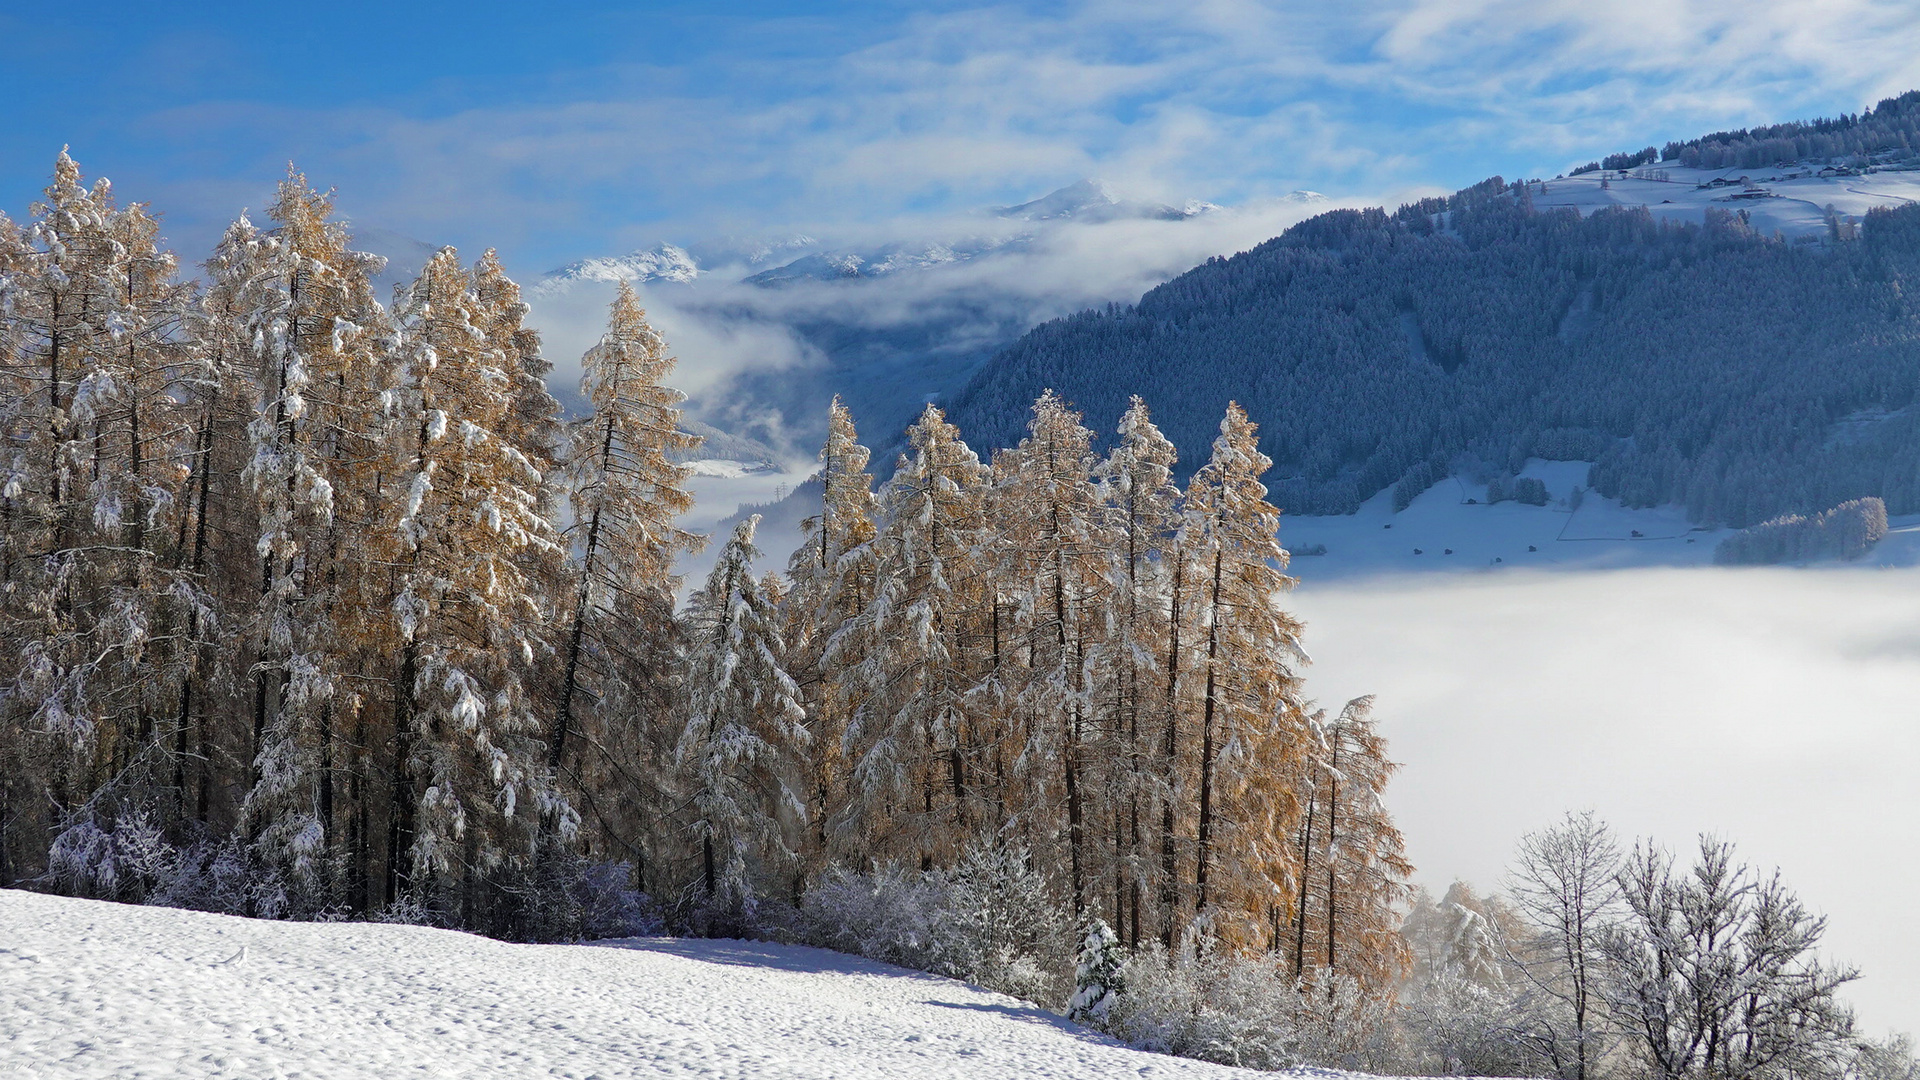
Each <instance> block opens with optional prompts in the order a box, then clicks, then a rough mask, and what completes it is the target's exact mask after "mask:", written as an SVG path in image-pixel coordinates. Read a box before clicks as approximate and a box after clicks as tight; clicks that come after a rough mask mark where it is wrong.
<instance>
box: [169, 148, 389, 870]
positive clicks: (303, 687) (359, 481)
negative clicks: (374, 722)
mask: <svg viewBox="0 0 1920 1080" xmlns="http://www.w3.org/2000/svg"><path fill="white" fill-rule="evenodd" d="M332 212H333V204H332V200H331V198H330V197H328V196H327V195H326V194H324V193H322V192H319V191H316V190H314V189H313V187H312V186H311V185H309V184H308V183H307V180H306V177H304V176H302V175H300V174H299V173H289V175H288V177H287V179H286V180H284V181H282V182H281V184H280V188H279V192H278V195H277V197H276V198H275V200H274V203H273V205H272V207H271V208H270V210H269V214H270V217H271V219H272V221H273V222H274V225H275V226H276V227H275V228H274V229H273V230H272V231H271V232H268V233H260V232H258V231H256V230H254V229H253V228H252V226H251V225H250V224H249V223H248V222H246V221H245V220H244V219H242V220H241V221H240V222H238V223H236V224H235V226H234V228H233V229H231V230H229V232H228V234H227V236H226V238H225V239H224V240H223V242H222V246H221V249H220V251H219V252H218V253H217V254H216V256H215V258H214V260H213V261H212V262H211V263H209V266H208V269H209V272H210V274H211V275H212V277H213V290H212V294H211V296H210V300H211V301H213V303H212V304H211V305H210V314H211V317H212V318H213V319H214V320H215V321H218V322H224V323H227V324H229V325H228V326H223V327H213V328H210V333H211V334H212V335H213V336H215V337H216V338H218V337H220V336H222V335H225V336H227V337H229V338H231V339H232V340H233V341H234V343H235V344H236V345H237V346H238V348H239V350H240V352H241V354H242V355H241V356H240V357H238V358H235V361H236V362H237V364H238V365H239V366H243V367H244V368H245V370H247V371H248V372H249V373H250V374H251V376H252V379H253V385H254V387H255V388H256V390H257V393H258V395H259V396H258V399H257V402H256V406H255V409H254V415H253V418H252V421H251V422H250V423H249V424H248V426H247V438H248V444H249V448H250V450H251V454H250V460H249V461H248V463H247V466H246V469H245V471H244V473H243V477H244V479H245V480H246V482H247V485H248V489H249V491H250V492H251V494H252V496H253V498H252V502H253V506H254V513H255V515H256V520H257V522H258V525H257V530H256V532H255V535H256V537H257V540H256V544H255V549H256V553H257V557H258V559H259V560H260V562H259V601H258V607H257V609H256V611H255V613H254V617H253V619H252V620H251V624H252V633H251V634H250V637H251V641H252V647H253V652H254V662H253V681H254V686H253V717H252V722H253V729H252V739H251V763H252V768H251V777H250V779H251V784H250V788H249V791H248V794H247V796H246V803H245V807H244V813H245V815H246V818H247V830H248V835H249V836H250V837H252V838H253V841H254V843H255V846H256V848H257V852H256V854H257V857H258V858H259V859H260V860H261V862H262V863H263V864H264V865H266V866H271V867H276V868H280V869H282V870H285V871H287V872H288V873H290V874H291V875H292V880H293V881H294V882H295V883H296V884H298V885H301V886H303V887H305V888H306V889H308V890H313V889H316V888H318V887H320V886H321V885H322V884H323V880H322V879H323V877H326V876H327V875H328V872H329V871H330V869H331V867H330V866H329V865H328V861H329V859H328V857H329V854H330V850H331V849H332V847H333V844H334V842H335V841H336V839H337V837H336V835H335V825H334V821H333V818H334V804H335V801H336V799H335V796H336V791H335V785H334V775H335V772H336V760H335V758H336V756H337V755H340V754H343V753H345V752H346V747H347V746H349V745H351V743H350V742H349V740H346V739H342V738H340V737H339V733H338V732H337V731H336V727H337V722H338V720H339V718H340V716H341V715H343V714H344V713H345V712H348V711H350V709H349V708H341V707H340V705H341V703H340V702H339V701H337V700H336V692H337V691H338V690H339V688H340V680H341V678H342V675H343V673H345V672H353V671H357V670H358V669H359V667H360V663H361V662H362V661H363V659H364V654H363V655H362V656H356V655H354V651H355V650H354V648H353V646H354V645H355V643H360V644H361V647H362V648H365V647H366V643H365V642H364V635H363V634H361V633H358V632H356V630H357V628H356V625H355V624H356V622H357V620H358V619H359V618H360V617H361V616H362V614H363V610H364V609H363V603H364V601H365V599H366V595H365V594H366V592H367V590H368V589H369V588H370V585H369V583H368V582H367V581H366V579H367V578H368V577H369V576H370V575H373V574H375V573H376V571H375V570H374V568H372V567H371V566H370V565H369V564H368V563H367V562H366V561H365V560H366V555H367V553H368V551H369V548H370V547H371V543H370V541H371V531H370V530H371V525H372V521H373V518H374V516H375V510H374V508H373V506H372V505H371V497H372V489H373V488H374V487H375V486H376V484H375V483H374V482H373V476H372V474H371V470H373V469H374V468H376V466H374V465H373V464H372V459H373V458H374V457H375V451H374V447H375V446H376V444H377V440H378V439H379V438H380V436H381V434H382V430H383V425H382V423H381V416H380V413H379V411H378V409H377V408H376V403H377V401H378V395H379V393H380V392H381V390H382V389H384V384H385V383H386V381H387V372H386V370H385V356H384V346H385V345H386V343H387V337H388V332H387V326H386V313H385V311H384V310H383V309H382V308H381V306H380V304H379V303H378V301H376V300H375V299H374V296H373V286H372V283H371V275H372V274H373V273H374V272H375V271H377V270H378V269H379V268H380V266H381V260H380V259H379V258H378V257H377V256H373V255H367V254H363V253H360V252H355V251H352V250H351V249H350V248H349V246H348V245H349V239H348V236H347V231H346V227H345V226H344V225H343V224H342V223H340V222H339V221H336V220H334V219H333V217H332ZM225 359H226V358H224V357H223V358H222V360H223V361H224V360H225ZM208 434H209V435H210V434H211V431H209V433H208ZM205 464H206V463H202V465H203V467H204V466H205ZM343 501H344V502H345V503H346V505H340V504H341V503H342V502H343ZM312 902H315V903H318V902H323V898H321V897H319V896H318V895H315V896H314V897H313V900H312Z"/></svg>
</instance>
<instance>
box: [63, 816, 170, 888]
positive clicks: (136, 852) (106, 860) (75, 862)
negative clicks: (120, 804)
mask: <svg viewBox="0 0 1920 1080" xmlns="http://www.w3.org/2000/svg"><path fill="white" fill-rule="evenodd" d="M173 859H174V850H173V846H172V845H171V844H169V843H167V840H166V837H165V836H164V835H162V833H161V831H160V827H159V826H158V825H157V824H155V822H154V820H153V818H152V817H151V816H150V815H148V814H147V813H146V812H145V811H144V810H129V811H125V812H123V813H121V814H120V815H119V817H118V818H117V819H116V820H114V821H112V822H111V823H110V824H108V825H106V826H104V827H103V826H102V825H101V824H100V822H99V821H97V820H96V819H95V818H94V817H92V816H91V815H89V816H85V817H78V818H75V819H73V820H72V821H69V822H68V823H67V825H66V827H65V828H63V829H61V830H60V832H59V833H58V834H56V835H55V836H54V838H53V844H52V845H51V847H50V848H49V850H48V852H47V876H48V878H50V879H51V881H52V883H53V884H54V886H55V887H56V888H58V889H60V890H61V891H62V892H66V893H68V894H70V895H73V896H86V897H91V898H93V899H96V900H122V901H131V902H134V903H139V902H141V901H144V900H145V899H147V897H148V896H149V895H150V894H151V893H152V892H153V891H154V888H155V887H156V886H157V885H158V884H159V883H160V882H162V881H164V880H165V879H166V878H167V877H168V876H169V874H170V872H171V870H172V864H173Z"/></svg>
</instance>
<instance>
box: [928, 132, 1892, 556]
mask: <svg viewBox="0 0 1920 1080" xmlns="http://www.w3.org/2000/svg"><path fill="white" fill-rule="evenodd" d="M1909 98H1912V95H1909V96H1908V97H1907V98H1901V99H1897V102H1904V103H1907V104H1911V102H1910V101H1909ZM1906 107H1907V106H1906V105H1898V107H1896V106H1895V105H1887V106H1883V107H1882V109H1881V110H1879V111H1878V112H1876V113H1875V114H1874V115H1875V116H1879V115H1880V114H1881V113H1888V114H1890V115H1894V116H1897V117H1901V118H1904V117H1907V116H1908V113H1906V112H1904V111H1902V110H1903V109H1905V108H1906ZM1850 130H1851V129H1850ZM1534 188H1535V185H1534V184H1533V183H1519V182H1517V183H1507V182H1505V181H1503V180H1501V179H1500V178H1498V177H1495V178H1493V179H1490V180H1487V181H1485V182H1483V183H1480V184H1476V185H1474V186H1473V187H1471V188H1467V189H1465V190H1463V191H1460V192H1459V193H1457V194H1455V195H1452V196H1450V197H1447V198H1444V199H1440V198H1435V199H1426V200H1422V201H1420V202H1418V203H1413V204H1409V205H1406V206H1402V207H1400V208H1399V209H1398V210H1395V211H1391V212H1389V211H1385V210H1380V209H1369V210H1336V211H1332V212H1330V213H1326V214H1322V215H1320V216H1318V217H1315V218H1312V219H1310V220H1307V221H1304V222H1302V223H1300V224H1299V225H1296V226H1294V227H1293V228H1291V229H1289V230H1288V231H1287V232H1286V233H1285V234H1284V235H1282V236H1280V237H1277V238H1275V239H1273V240H1270V241H1268V242H1267V243H1264V244H1261V245H1259V246H1258V247H1255V248H1253V249H1252V250H1250V251H1246V252H1242V253H1240V254H1238V255H1234V256H1232V257H1222V258H1214V259H1211V260H1209V261H1208V262H1206V263H1205V264H1203V265H1201V266H1199V267H1196V268H1195V269H1193V270H1191V271H1189V272H1188V273H1186V274H1184V275H1182V276H1181V277H1178V278H1176V279H1174V280H1173V281H1170V282H1168V283H1166V284H1165V285H1162V286H1160V287H1158V288H1156V289H1154V290H1152V291H1150V292H1148V293H1147V294H1146V295H1145V296H1143V297H1142V298H1141V299H1140V301H1139V302H1138V303H1137V304H1134V305H1131V306H1126V307H1120V306H1112V307H1109V308H1107V309H1104V310H1097V311H1088V312H1083V313H1081V314H1079V315H1075V316H1071V317H1068V318H1064V319H1059V320H1055V321H1053V322H1050V323H1046V324H1043V325H1041V326H1039V327H1037V328H1035V329H1034V330H1033V331H1031V332H1030V333H1029V334H1028V335H1027V336H1026V337H1024V338H1022V339H1021V340H1020V341H1018V342H1017V343H1015V344H1014V345H1012V346H1010V347H1008V348H1007V349H1006V350H1005V351H1003V352H1002V353H1000V354H999V355H997V356H996V357H995V358H994V359H993V360H992V361H990V362H989V363H988V364H987V366H986V367H985V368H983V369H982V370H981V371H980V372H979V374H978V375H976V376H975V377H974V379H973V380H972V382H971V383H969V385H968V386H967V387H966V388H965V389H964V390H962V391H961V392H960V393H959V394H958V395H956V397H955V398H954V400H953V401H952V402H951V408H950V412H951V414H952V416H953V418H954V420H955V422H956V423H959V424H961V425H962V426H964V427H966V428H967V430H968V431H970V432H972V433H973V435H974V437H975V438H976V440H977V441H979V442H981V443H982V444H983V445H988V446H1005V445H1012V443H1013V442H1014V441H1016V440H1017V439H1018V437H1019V423H1020V421H1019V420H1018V413H1019V404H1020V403H1021V402H1024V401H1030V400H1032V398H1033V397H1034V396H1035V395H1037V394H1039V393H1040V392H1041V391H1042V390H1044V389H1049V388H1051V389H1053V390H1056V391H1058V392H1059V393H1060V394H1061V395H1063V396H1064V397H1066V398H1067V399H1069V400H1071V401H1073V402H1074V403H1076V405H1078V406H1079V407H1081V408H1084V409H1086V410H1087V411H1088V413H1089V414H1090V415H1095V416H1098V415H1106V414H1110V413H1115V412H1118V411H1119V410H1121V409H1123V408H1124V407H1125V401H1126V396H1127V395H1129V394H1133V393H1139V394H1142V395H1144V396H1145V397H1147V398H1148V399H1150V400H1151V401H1153V403H1154V408H1155V416H1156V418H1157V419H1158V421H1159V422H1160V424H1161V425H1162V426H1163V428H1164V429H1165V430H1166V432H1167V435H1168V437H1169V438H1170V439H1172V440H1173V443H1174V445H1175V446H1177V447H1179V448H1180V450H1181V452H1182V453H1183V455H1185V456H1186V458H1187V460H1189V461H1192V460H1193V455H1195V454H1196V453H1198V452H1199V451H1200V450H1201V449H1202V448H1203V447H1205V446H1206V444H1207V442H1208V440H1209V439H1211V438H1212V435H1211V428H1212V424H1213V419H1212V418H1215V417H1217V416H1218V415H1219V413H1220V410H1221V409H1222V408H1223V407H1224V406H1225V404H1226V402H1227V399H1228V398H1234V399H1237V400H1239V401H1240V402H1241V403H1242V404H1243V405H1244V406H1245V407H1246V408H1247V409H1248V410H1249V412H1251V413H1252V414H1253V415H1256V416H1259V417H1261V418H1262V420H1263V427H1262V431H1261V449H1262V451H1263V452H1264V453H1266V454H1267V455H1268V456H1269V457H1271V458H1272V459H1273V460H1274V461H1275V462H1276V463H1277V464H1276V466H1275V469H1274V474H1273V477H1272V478H1271V479H1270V480H1269V481H1268V483H1269V484H1270V485H1271V487H1272V488H1273V491H1274V494H1275V501H1276V502H1277V503H1279V504H1280V505H1282V506H1284V507H1286V508H1287V511H1288V512H1289V513H1304V514H1344V513H1351V512H1353V511H1354V509H1355V508H1357V507H1358V506H1359V504H1360V503H1361V502H1363V501H1365V500H1366V499H1368V498H1370V497H1371V496H1373V495H1374V494H1376V493H1377V492H1380V491H1382V490H1383V489H1385V488H1388V487H1390V486H1395V485H1399V486H1400V488H1402V489H1403V490H1402V491H1401V492H1400V496H1401V499H1402V501H1400V505H1402V506H1404V505H1405V502H1404V499H1405V498H1410V497H1411V496H1412V495H1417V494H1418V493H1419V489H1421V488H1423V487H1425V486H1427V485H1428V484H1431V483H1432V482H1434V481H1436V480H1438V479H1440V478H1442V477H1444V476H1446V475H1447V474H1448V473H1449V472H1450V471H1452V469H1453V468H1454V466H1455V463H1456V462H1457V461H1458V460H1459V459H1460V458H1461V456H1462V455H1468V454H1471V455H1474V456H1475V457H1476V458H1477V459H1478V460H1479V461H1480V462H1482V463H1490V464H1492V465H1494V466H1495V467H1498V468H1506V469H1509V470H1511V471H1515V472H1517V471H1518V469H1519V467H1520V465H1521V464H1522V463H1523V462H1524V461H1525V460H1526V459H1527V458H1528V457H1541V458H1549V459H1560V460H1577V461H1589V462H1593V463H1594V465H1593V469H1592V472H1591V479H1590V486H1591V487H1592V488H1593V489H1594V490H1595V491H1598V492H1599V493H1601V494H1603V495H1608V496H1613V497H1618V498H1619V499H1621V500H1622V501H1623V502H1624V503H1625V504H1626V505H1628V506H1652V505H1658V504H1662V503H1669V502H1672V503H1679V504H1682V505H1684V506H1685V507H1686V508H1687V512H1688V515H1689V516H1690V518H1691V519H1692V520H1694V521H1695V522H1696V523H1700V524H1706V525H1719V526H1730V527H1735V528H1744V527H1746V526H1748V525H1752V524H1756V523H1758V522H1762V521H1767V520H1770V519H1772V518H1775V517H1778V516H1781V515H1784V514H1791V513H1803V514H1804V513H1818V512H1820V511H1823V510H1825V509H1827V508H1829V507H1832V506H1834V505H1836V504H1838V503H1841V502H1847V501H1850V500H1854V499H1860V498H1866V497H1878V498H1881V499H1884V500H1885V502H1886V506H1887V510H1888V512H1889V513H1892V514H1907V513H1913V512H1915V511H1920V411H1915V410H1913V409H1912V408H1911V406H1912V405H1913V402H1914V398H1915V392H1916V389H1920V373H1917V372H1916V369H1915V366H1914V363H1913V357H1914V355H1915V352H1916V349H1920V304H1916V301H1915V299H1914V297H1915V295H1916V294H1915V291H1914V287H1915V285H1916V283H1920V206H1914V205H1901V206H1897V207H1893V208H1889V209H1876V210H1874V211H1873V212H1871V213H1869V214H1868V215H1867V216H1866V220H1865V222H1864V224H1863V226H1862V228H1861V230H1860V236H1859V238H1858V239H1856V240H1847V241H1842V240H1839V239H1833V240H1830V241H1828V242H1824V243H1820V242H1811V243H1810V242H1789V241H1786V240H1783V239H1781V238H1779V237H1777V236H1763V235H1760V234H1759V233H1758V232H1756V231H1755V230H1754V229H1752V228H1751V227H1749V226H1748V225H1747V224H1746V223H1745V222H1744V221H1743V220H1742V218H1741V217H1740V216H1739V215H1738V214H1736V213H1735V212H1733V211H1731V210H1720V209H1718V208H1715V209H1713V210H1710V211H1709V212H1708V216H1707V219H1706V221H1705V222H1704V223H1702V224H1699V225H1683V224H1674V223H1671V222H1660V221H1656V220H1655V218H1654V217H1653V216H1652V215H1651V214H1650V213H1648V212H1647V211H1646V210H1645V209H1644V208H1620V209H1608V210H1602V211H1599V212H1596V213H1593V214H1591V215H1588V216H1584V217H1583V216H1581V215H1580V214H1578V213H1577V212H1575V211H1574V210H1571V209H1555V210H1547V211H1536V210H1535V209H1534V208H1533V207H1532V194H1533V192H1534ZM1835 235H1836V236H1838V235H1839V234H1838V233H1836V234H1835Z"/></svg>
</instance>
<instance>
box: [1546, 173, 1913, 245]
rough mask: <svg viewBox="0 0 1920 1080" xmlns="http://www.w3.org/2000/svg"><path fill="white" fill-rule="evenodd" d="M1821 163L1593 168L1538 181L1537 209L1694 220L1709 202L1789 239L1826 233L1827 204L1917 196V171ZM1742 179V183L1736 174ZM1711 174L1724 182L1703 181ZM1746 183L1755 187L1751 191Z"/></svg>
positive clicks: (1852, 209)
mask: <svg viewBox="0 0 1920 1080" xmlns="http://www.w3.org/2000/svg"><path fill="white" fill-rule="evenodd" d="M1819 168H1820V166H1819V165H1807V164H1798V165H1795V166H1793V167H1791V168H1786V169H1782V168H1777V167H1775V166H1766V167H1763V168H1739V169H1712V170H1709V169H1686V168H1681V167H1680V166H1678V165H1672V164H1660V165H1649V166H1646V167H1645V168H1642V169H1635V170H1633V171H1632V174H1623V173H1620V172H1604V173H1603V172H1590V173H1582V174H1581V175H1579V176H1568V177H1563V178H1561V179H1559V180H1548V181H1546V182H1545V183H1546V191H1545V193H1544V194H1541V193H1539V185H1538V184H1536V185H1535V188H1534V190H1535V192H1536V194H1535V195H1534V197H1533V205H1534V207H1535V209H1539V210H1547V209H1552V208H1554V207H1562V206H1571V207H1574V208H1576V209H1578V210H1579V211H1580V212H1581V213H1582V214H1590V213H1592V212H1593V211H1595V210H1598V209H1600V208H1602V207H1605V206H1644V207H1646V208H1647V210H1648V211H1649V212H1651V213H1652V214H1653V215H1654V216H1655V217H1657V218H1664V219H1669V220H1673V221H1685V222H1691V223H1694V224H1698V223H1699V222H1700V221H1701V220H1703V219H1704V218H1705V216H1706V211H1707V208H1708V207H1713V206H1717V207H1720V208H1722V209H1724V210H1728V211H1733V212H1737V211H1740V210H1745V211H1747V214H1748V216H1749V217H1750V218H1751V219H1752V225H1753V227H1754V228H1755V229H1757V230H1758V231H1759V232H1760V233H1761V234H1762V235H1765V236H1771V235H1773V233H1774V232H1775V231H1776V230H1777V231H1779V232H1780V233H1781V234H1782V235H1783V236H1785V237H1786V238H1787V239H1789V240H1791V239H1795V238H1797V237H1802V236H1814V237H1825V236H1826V235H1827V222H1826V207H1828V206H1832V207H1833V208H1834V210H1835V211H1836V212H1837V213H1839V214H1841V215H1843V216H1848V217H1852V218H1853V219H1854V220H1856V221H1858V220H1859V219H1860V218H1862V217H1864V216H1865V215H1866V212H1867V211H1868V210H1870V209H1872V208H1873V207H1875V206H1897V205H1899V204H1900V203H1906V202H1914V201H1917V200H1920V172H1896V171H1885V172H1873V173H1867V174H1864V175H1858V176H1825V177H1823V176H1820V175H1818V169H1819ZM1743 176H1744V177H1746V178H1747V182H1746V183H1741V182H1740V178H1741V177H1743ZM1714 180H1721V181H1733V183H1731V184H1729V185H1727V186H1723V187H1702V186H1701V185H1702V184H1707V183H1710V182H1712V181H1714ZM1747 184H1751V185H1753V190H1749V189H1748V187H1747Z"/></svg>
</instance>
